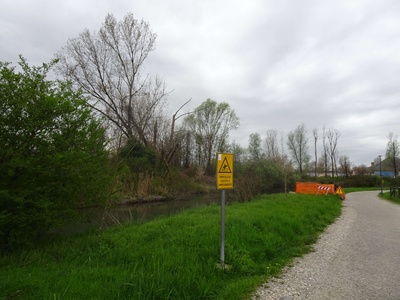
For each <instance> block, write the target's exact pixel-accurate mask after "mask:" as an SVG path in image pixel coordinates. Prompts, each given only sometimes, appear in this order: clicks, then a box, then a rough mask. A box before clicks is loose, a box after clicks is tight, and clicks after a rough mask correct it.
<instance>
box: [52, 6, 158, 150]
mask: <svg viewBox="0 0 400 300" xmlns="http://www.w3.org/2000/svg"><path fill="white" fill-rule="evenodd" d="M155 41H156V35H155V34H154V33H153V32H152V31H151V30H150V26H149V24H148V23H147V22H145V21H143V20H142V21H138V20H136V19H135V18H134V17H133V14H131V13H129V14H127V15H126V16H125V17H124V18H123V20H122V21H120V22H118V21H117V20H116V19H115V17H114V16H113V15H110V14H109V15H107V16H106V18H105V21H104V23H103V25H102V26H101V28H100V30H99V31H98V32H93V33H91V32H90V31H89V30H88V29H85V30H84V31H83V32H82V33H81V34H80V35H79V37H77V38H74V39H70V40H68V42H67V45H66V46H65V47H64V48H63V49H62V50H61V51H60V52H59V53H58V54H57V58H58V59H59V60H60V64H59V66H58V70H57V72H58V74H60V75H62V76H64V77H65V78H66V79H67V80H70V81H71V82H72V83H73V84H74V86H75V87H76V88H77V89H78V88H79V89H82V90H83V91H84V92H85V93H86V94H87V95H89V96H90V98H91V99H92V101H91V102H90V104H91V105H92V107H93V109H94V110H95V111H97V112H98V113H100V114H101V115H103V116H105V117H106V118H107V119H108V121H109V123H110V124H112V125H113V126H114V127H115V128H117V129H118V131H119V132H120V134H121V135H123V136H125V138H127V139H131V138H137V139H138V140H139V141H141V142H142V143H143V144H144V145H145V146H149V145H150V144H151V142H152V141H154V135H156V134H157V133H155V132H154V131H155V130H157V125H158V124H156V123H157V121H156V120H157V117H159V115H160V110H161V109H162V104H163V103H164V99H165V96H166V92H165V86H164V82H163V81H162V80H160V78H158V77H156V78H155V79H151V78H150V77H149V76H148V75H146V76H144V77H142V76H141V71H142V68H143V64H144V62H145V60H146V58H147V57H148V55H149V53H150V52H151V51H153V50H154V47H155Z"/></svg>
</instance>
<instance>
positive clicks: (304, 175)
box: [0, 14, 364, 251]
mask: <svg viewBox="0 0 400 300" xmlns="http://www.w3.org/2000/svg"><path fill="white" fill-rule="evenodd" d="M155 41H156V35H155V34H154V33H153V32H152V31H151V29H150V26H149V24H148V23H146V22H144V21H139V20H136V19H135V18H134V17H133V15H132V14H127V15H126V16H125V17H124V18H123V19H122V20H121V21H117V20H116V19H115V18H114V17H113V16H112V15H108V16H107V17H106V18H105V21H104V23H103V25H102V26H101V28H100V30H99V31H95V32H90V31H89V30H84V31H83V32H82V33H81V34H80V35H79V36H78V37H77V38H73V39H70V40H68V42H67V44H66V46H65V47H64V48H63V49H62V50H60V51H59V52H58V53H57V54H56V58H55V59H54V60H53V61H51V62H50V63H48V64H43V65H42V66H39V67H31V66H29V65H28V63H27V61H26V60H25V59H24V58H23V57H22V56H21V57H20V62H19V66H20V69H21V71H18V70H17V69H16V67H15V66H12V65H11V64H10V63H7V62H0V108H1V110H0V144H1V148H0V162H1V166H2V172H1V173H0V241H1V249H2V250H4V251H7V250H12V249H16V248H20V247H22V246H24V247H26V246H29V245H31V244H34V243H36V242H38V241H40V240H43V239H46V238H47V235H46V234H47V233H48V232H49V231H50V230H51V229H54V228H56V227H57V226H61V225H62V224H65V223H66V222H70V221H71V219H72V218H73V217H76V216H77V215H79V212H81V209H82V208H86V207H91V206H98V205H111V204H113V203H115V202H119V201H121V200H128V201H140V200H143V199H145V198H146V197H148V196H149V195H158V196H163V197H175V196H178V195H182V194H187V193H201V192H209V191H211V190H213V191H214V190H215V182H214V180H215V178H214V175H215V168H216V167H215V160H216V153H217V152H219V151H221V152H230V153H234V155H235V156H234V157H235V177H234V184H235V189H234V190H233V191H232V193H229V197H232V198H234V199H235V200H239V201H247V200H250V199H252V198H253V197H254V196H255V195H256V194H259V193H273V192H288V191H290V190H294V186H295V182H296V181H298V180H308V179H310V178H314V179H315V178H316V177H318V175H321V174H320V173H321V170H323V172H324V175H325V176H326V177H327V176H328V172H329V173H330V175H331V179H328V180H333V178H334V177H336V176H337V175H340V174H345V177H348V175H349V174H350V173H349V172H350V171H348V169H347V167H346V166H348V165H349V162H348V158H346V157H344V158H343V159H342V157H339V158H338V155H337V154H338V151H337V141H338V137H339V136H340V134H339V133H338V132H337V131H336V130H333V129H329V130H326V131H325V130H324V134H323V140H324V143H323V145H324V150H323V154H322V155H321V156H320V157H317V148H316V143H315V148H314V150H315V163H312V161H311V156H310V155H309V151H310V149H309V148H308V147H309V146H308V139H307V131H306V128H305V126H304V125H303V124H302V125H299V126H298V127H297V128H296V129H295V130H294V131H293V132H290V133H289V134H288V136H287V137H284V136H283V134H282V133H279V132H278V131H276V130H267V131H266V136H265V138H264V139H263V138H262V137H261V136H260V135H259V134H258V133H254V134H252V135H250V137H249V146H248V147H247V148H243V147H241V146H240V145H239V144H237V143H235V142H230V141H229V133H230V132H231V130H235V129H237V128H238V127H239V118H238V117H237V115H236V113H235V111H234V110H233V109H232V108H231V107H230V105H229V104H228V103H227V102H217V101H215V100H212V99H206V100H205V101H204V102H203V103H201V104H200V105H199V106H198V107H196V108H195V109H193V110H192V111H184V109H185V107H186V105H187V104H188V103H189V102H190V100H188V101H187V102H185V103H182V106H181V107H179V108H178V109H177V110H176V112H175V113H174V114H173V115H172V116H169V115H167V114H166V112H165V109H164V108H165V104H166V102H167V100H168V97H169V96H170V93H169V92H167V91H166V88H165V84H164V82H163V80H162V79H161V78H160V77H151V76H150V75H145V74H143V70H144V69H143V66H144V62H145V60H146V58H147V57H148V55H149V54H150V53H151V52H152V51H153V50H154V47H155ZM52 70H54V71H55V73H56V74H57V76H58V79H57V80H48V78H47V77H48V74H49V72H50V71H52ZM314 138H315V141H316V140H317V138H318V135H317V133H316V132H314ZM286 149H287V150H286ZM337 162H339V164H340V166H341V167H337V166H338V163H337ZM353 170H354V168H353ZM362 176H364V175H362Z"/></svg>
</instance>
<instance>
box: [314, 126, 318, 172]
mask: <svg viewBox="0 0 400 300" xmlns="http://www.w3.org/2000/svg"><path fill="white" fill-rule="evenodd" d="M313 136H314V158H315V161H314V176H315V178H317V173H318V167H317V164H318V157H317V140H318V130H317V128H314V129H313Z"/></svg>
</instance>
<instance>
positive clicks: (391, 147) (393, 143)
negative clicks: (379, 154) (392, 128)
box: [386, 132, 400, 177]
mask: <svg viewBox="0 0 400 300" xmlns="http://www.w3.org/2000/svg"><path fill="white" fill-rule="evenodd" d="M388 138H389V141H388V143H387V147H386V158H387V159H388V160H389V161H390V163H391V165H392V167H393V171H394V177H396V176H397V172H398V171H397V165H398V164H399V154H400V145H399V141H398V139H397V135H393V132H390V133H389V136H388Z"/></svg>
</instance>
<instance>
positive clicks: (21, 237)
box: [0, 57, 110, 250]
mask: <svg viewBox="0 0 400 300" xmlns="http://www.w3.org/2000/svg"><path fill="white" fill-rule="evenodd" d="M19 64H20V66H21V67H22V70H23V71H22V72H21V73H17V72H16V70H15V68H14V67H11V66H10V65H9V64H7V63H0V141H1V147H0V164H1V166H2V172H0V242H1V246H0V249H1V248H3V249H4V250H10V249H12V248H16V247H19V246H25V245H27V244H30V243H33V242H34V241H37V240H39V239H40V238H43V237H44V236H45V235H44V234H45V233H46V232H47V230H48V229H49V228H50V227H51V226H53V225H55V224H60V223H61V222H62V221H63V220H65V219H66V218H68V217H70V216H71V214H70V213H72V212H73V211H74V210H75V209H76V208H78V207H82V206H87V205H93V204H99V203H101V202H102V201H105V200H106V198H107V196H108V195H109V194H108V192H107V191H108V187H109V183H110V181H109V179H110V177H109V174H110V172H109V170H107V165H108V157H107V152H106V151H105V144H104V130H103V128H102V127H101V126H100V123H99V121H98V120H96V119H95V118H94V117H93V116H92V114H91V111H90V109H89V108H88V107H87V105H86V99H85V98H84V97H82V95H81V94H80V93H76V92H73V91H72V89H71V86H70V85H69V84H67V83H64V82H60V81H57V82H54V81H47V80H46V75H47V74H48V72H49V70H50V68H51V67H52V66H53V65H54V62H52V63H51V64H43V66H42V67H29V66H28V64H27V62H26V60H25V59H23V58H22V57H21V61H20V63H19Z"/></svg>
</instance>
